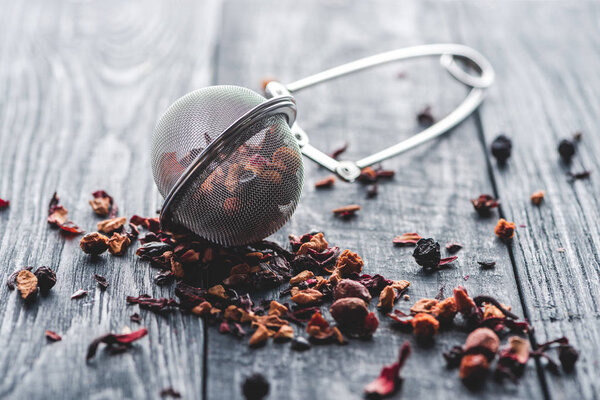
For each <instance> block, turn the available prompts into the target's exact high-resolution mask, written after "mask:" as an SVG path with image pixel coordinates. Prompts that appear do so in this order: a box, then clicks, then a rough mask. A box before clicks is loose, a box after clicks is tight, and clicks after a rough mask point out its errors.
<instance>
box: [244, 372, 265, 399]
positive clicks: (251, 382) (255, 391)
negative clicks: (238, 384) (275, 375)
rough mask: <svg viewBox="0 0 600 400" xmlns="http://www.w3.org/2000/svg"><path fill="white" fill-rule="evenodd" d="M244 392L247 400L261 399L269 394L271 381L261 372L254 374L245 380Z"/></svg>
mask: <svg viewBox="0 0 600 400" xmlns="http://www.w3.org/2000/svg"><path fill="white" fill-rule="evenodd" d="M242 393H243V394H244V397H246V400H260V399H262V398H264V397H265V396H266V395H267V394H269V382H268V381H267V380H266V379H265V377H264V376H262V375H261V374H252V375H250V376H249V377H247V378H246V379H245V380H244V383H243V384H242Z"/></svg>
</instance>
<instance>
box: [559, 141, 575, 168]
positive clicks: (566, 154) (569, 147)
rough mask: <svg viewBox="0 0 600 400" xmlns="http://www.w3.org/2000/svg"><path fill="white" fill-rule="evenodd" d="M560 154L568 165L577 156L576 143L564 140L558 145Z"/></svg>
mask: <svg viewBox="0 0 600 400" xmlns="http://www.w3.org/2000/svg"><path fill="white" fill-rule="evenodd" d="M558 154H560V157H561V158H562V160H563V161H564V162H565V163H566V164H568V163H570V162H571V159H572V158H573V156H574V155H575V143H573V141H571V140H569V139H563V140H561V141H560V143H558Z"/></svg>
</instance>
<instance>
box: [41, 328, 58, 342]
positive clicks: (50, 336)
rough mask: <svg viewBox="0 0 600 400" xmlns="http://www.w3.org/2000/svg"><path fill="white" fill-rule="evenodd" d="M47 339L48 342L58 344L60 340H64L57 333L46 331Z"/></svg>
mask: <svg viewBox="0 0 600 400" xmlns="http://www.w3.org/2000/svg"><path fill="white" fill-rule="evenodd" d="M45 335H46V337H47V338H48V340H50V341H52V342H58V341H59V340H62V337H60V335H59V334H58V333H56V332H53V331H48V330H47V331H46V332H45Z"/></svg>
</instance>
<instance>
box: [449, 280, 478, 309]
mask: <svg viewBox="0 0 600 400" xmlns="http://www.w3.org/2000/svg"><path fill="white" fill-rule="evenodd" d="M454 301H455V303H456V310H457V311H458V312H459V313H461V314H467V315H468V314H470V313H471V311H472V310H473V309H474V308H476V307H477V306H476V305H475V302H474V301H473V299H472V298H470V297H469V295H468V294H467V290H466V289H465V288H463V287H462V286H458V287H456V288H455V289H454Z"/></svg>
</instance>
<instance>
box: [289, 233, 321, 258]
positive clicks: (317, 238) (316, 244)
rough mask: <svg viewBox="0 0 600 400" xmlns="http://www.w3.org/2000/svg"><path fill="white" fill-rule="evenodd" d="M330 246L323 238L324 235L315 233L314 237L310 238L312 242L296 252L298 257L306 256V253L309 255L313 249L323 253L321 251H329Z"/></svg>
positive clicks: (303, 245)
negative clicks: (309, 251)
mask: <svg viewBox="0 0 600 400" xmlns="http://www.w3.org/2000/svg"><path fill="white" fill-rule="evenodd" d="M328 246H329V244H328V243H327V240H325V236H323V233H321V232H318V233H315V234H314V235H312V237H311V238H310V240H309V241H308V242H305V243H302V245H301V246H300V248H299V249H298V251H297V252H296V255H303V254H306V253H308V250H309V249H312V250H314V251H317V252H321V251H323V250H325V249H327V247H328Z"/></svg>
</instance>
